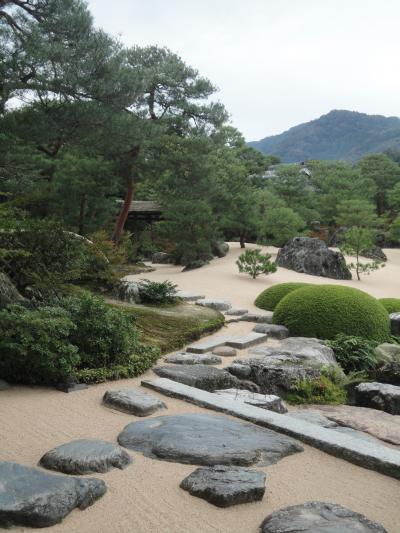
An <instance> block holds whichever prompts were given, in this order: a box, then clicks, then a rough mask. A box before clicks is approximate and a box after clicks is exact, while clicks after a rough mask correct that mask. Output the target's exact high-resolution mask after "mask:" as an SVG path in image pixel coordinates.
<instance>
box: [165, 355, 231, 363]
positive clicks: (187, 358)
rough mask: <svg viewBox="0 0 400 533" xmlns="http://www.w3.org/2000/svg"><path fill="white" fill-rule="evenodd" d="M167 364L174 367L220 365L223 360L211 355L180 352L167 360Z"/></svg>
mask: <svg viewBox="0 0 400 533" xmlns="http://www.w3.org/2000/svg"><path fill="white" fill-rule="evenodd" d="M165 362H166V363H172V364H174V365H219V364H220V363H222V359H221V358H220V357H218V356H217V355H213V354H211V353H187V352H180V353H174V354H173V355H169V356H168V357H166V358H165Z"/></svg>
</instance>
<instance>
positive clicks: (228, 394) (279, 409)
mask: <svg viewBox="0 0 400 533" xmlns="http://www.w3.org/2000/svg"><path fill="white" fill-rule="evenodd" d="M214 394H218V396H222V397H223V398H225V399H227V400H230V401H232V402H243V403H247V404H249V405H254V406H255V407H260V409H267V410H268V411H274V412H275V413H281V414H283V413H287V411H288V409H287V407H286V405H285V402H284V401H283V400H282V398H280V397H279V396H275V395H274V394H259V393H257V392H251V391H248V390H242V389H223V390H217V391H215V392H214Z"/></svg>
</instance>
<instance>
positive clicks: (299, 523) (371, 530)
mask: <svg viewBox="0 0 400 533" xmlns="http://www.w3.org/2000/svg"><path fill="white" fill-rule="evenodd" d="M282 531H292V532H295V531H301V532H302V533H316V532H318V531H321V532H322V531H324V532H326V533H342V532H343V533H345V532H346V533H387V531H386V529H385V528H384V527H383V526H381V525H380V524H377V523H376V522H372V521H371V520H369V519H368V518H367V517H366V516H364V515H362V514H359V513H355V512H354V511H351V510H350V509H347V508H346V507H342V506H341V505H337V504H335V503H325V502H307V503H304V504H302V505H293V506H292V507H285V508H284V509H280V510H279V511H275V512H274V513H272V514H271V515H269V516H268V517H267V518H266V519H265V520H264V522H263V523H262V524H261V533H282Z"/></svg>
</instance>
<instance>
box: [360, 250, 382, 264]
mask: <svg viewBox="0 0 400 533" xmlns="http://www.w3.org/2000/svg"><path fill="white" fill-rule="evenodd" d="M360 255H361V256H362V257H366V258H367V259H373V260H374V261H382V262H383V261H387V257H386V254H385V252H384V251H383V250H382V248H381V247H380V246H372V248H369V249H368V250H363V251H362V252H361V254H360Z"/></svg>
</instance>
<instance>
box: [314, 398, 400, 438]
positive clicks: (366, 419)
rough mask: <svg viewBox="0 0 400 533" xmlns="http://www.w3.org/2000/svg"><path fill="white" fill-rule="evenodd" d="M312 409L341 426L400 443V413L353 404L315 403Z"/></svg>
mask: <svg viewBox="0 0 400 533" xmlns="http://www.w3.org/2000/svg"><path fill="white" fill-rule="evenodd" d="M312 409H313V410H314V411H317V412H320V413H321V414H322V415H324V416H325V417H327V418H328V419H329V420H332V421H333V422H336V423H337V424H339V425H341V426H347V427H350V428H353V429H356V430H358V431H364V432H366V433H369V434H370V435H372V436H374V437H376V438H378V439H380V440H383V441H386V442H390V443H391V444H396V445H400V415H390V414H389V413H385V412H382V411H377V410H376V409H369V408H368V407H355V406H353V405H315V406H313V408H312Z"/></svg>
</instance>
